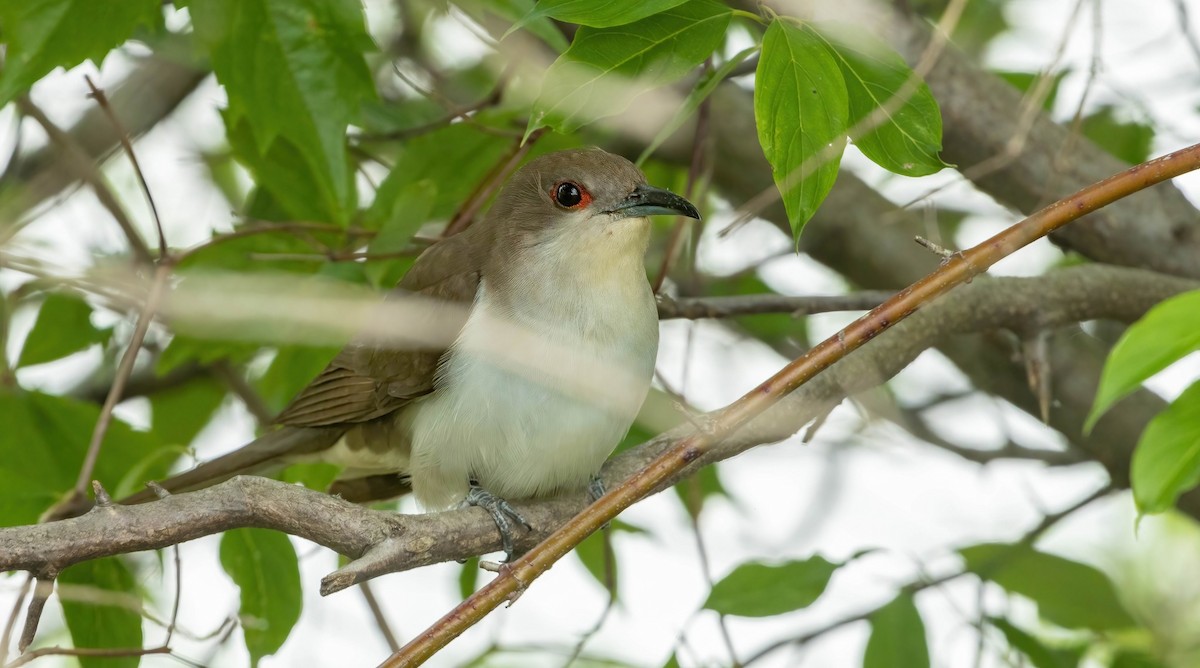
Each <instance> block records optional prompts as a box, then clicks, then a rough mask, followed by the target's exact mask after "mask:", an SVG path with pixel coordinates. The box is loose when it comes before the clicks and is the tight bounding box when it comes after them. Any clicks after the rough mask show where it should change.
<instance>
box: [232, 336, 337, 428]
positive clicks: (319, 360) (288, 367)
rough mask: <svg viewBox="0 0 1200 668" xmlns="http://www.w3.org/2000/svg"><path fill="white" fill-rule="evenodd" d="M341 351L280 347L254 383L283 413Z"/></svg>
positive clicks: (271, 403)
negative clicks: (264, 371) (269, 364)
mask: <svg viewBox="0 0 1200 668" xmlns="http://www.w3.org/2000/svg"><path fill="white" fill-rule="evenodd" d="M340 350H341V348H334V347H320V346H279V349H278V350H277V351H276V353H275V359H273V360H271V366H269V367H267V371H266V373H264V374H263V375H262V378H259V379H258V382H256V383H255V384H254V386H255V388H256V389H257V390H258V393H259V396H261V397H262V400H263V401H264V402H266V404H267V407H268V408H270V409H271V410H272V411H273V412H276V413H278V412H280V411H282V410H283V408H284V407H285V406H287V405H288V404H289V403H291V401H292V399H295V398H296V395H297V394H300V390H302V389H304V388H305V386H307V385H308V384H309V383H310V382H312V380H313V379H314V378H316V377H317V374H319V373H321V371H322V370H324V369H325V367H326V366H328V365H329V362H330V361H331V360H332V359H333V358H334V356H336V355H337V354H338V352H339V351H340Z"/></svg>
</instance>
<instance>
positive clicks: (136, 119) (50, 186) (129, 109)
mask: <svg viewBox="0 0 1200 668" xmlns="http://www.w3.org/2000/svg"><path fill="white" fill-rule="evenodd" d="M172 39H180V38H179V37H178V36H173V37H172ZM179 46H180V48H178V49H174V51H175V52H178V53H186V52H187V48H186V45H179ZM206 76H208V70H205V69H201V68H197V67H194V66H192V65H190V64H185V63H183V62H180V61H177V60H172V59H170V58H164V57H161V56H148V57H146V58H145V59H143V60H142V61H141V62H140V63H139V65H138V67H137V68H136V69H134V70H133V71H132V72H131V73H130V74H129V76H128V77H126V78H125V80H124V81H122V82H121V83H120V84H118V85H117V86H116V88H115V90H114V91H113V92H112V94H111V95H110V96H109V102H110V104H111V107H112V110H113V113H115V114H116V115H117V116H118V117H119V118H121V120H122V121H123V122H124V124H125V127H126V128H127V129H128V131H129V134H130V136H131V137H138V136H140V135H142V134H144V133H146V132H147V131H149V130H150V128H152V127H154V126H155V125H157V124H158V123H159V121H161V120H162V119H164V118H166V117H167V116H168V115H170V114H171V112H172V111H174V110H175V109H176V108H177V107H178V106H179V104H180V103H181V102H183V100H184V99H185V98H187V96H188V95H190V94H191V93H192V91H194V90H195V89H196V87H197V86H198V85H200V82H201V81H203V80H204V78H205V77H206ZM83 95H84V92H83V90H82V89H81V90H80V96H81V97H82V96H83ZM66 133H67V135H68V136H69V137H70V138H71V141H72V142H73V143H74V144H76V145H77V146H79V147H80V149H81V150H82V151H83V153H84V154H85V155H87V156H88V158H89V159H91V160H93V161H94V160H99V159H101V158H103V157H104V156H106V155H108V154H109V153H111V152H112V151H114V150H116V148H117V147H118V146H119V145H120V136H119V133H118V131H117V130H116V129H115V128H114V127H113V126H112V123H111V122H109V120H108V118H107V117H106V115H105V114H104V112H103V111H101V110H100V109H98V108H95V107H93V108H91V109H89V110H88V111H87V113H85V114H84V115H83V117H82V118H80V119H79V121H78V122H77V123H75V125H73V126H72V127H71V128H69V129H67V130H66ZM77 181H78V175H77V174H75V173H74V172H73V170H71V169H64V164H63V162H62V159H61V157H60V155H59V154H58V151H57V149H56V148H55V147H54V146H46V147H44V148H41V149H38V150H36V151H34V152H32V153H30V154H28V155H23V156H19V157H18V158H17V160H16V162H14V163H13V164H12V165H10V166H9V168H8V170H7V171H6V172H5V173H4V175H3V176H0V186H3V189H4V193H3V194H0V200H2V201H3V204H2V205H0V211H2V212H3V214H4V217H5V218H15V217H17V216H18V215H19V214H21V213H22V212H24V211H27V210H29V209H30V208H32V207H34V206H36V205H37V204H38V203H40V202H42V201H44V200H46V199H48V198H50V197H53V196H54V195H56V194H58V193H59V192H62V191H63V190H65V189H67V188H69V187H71V186H72V185H73V184H74V183H76V182H77Z"/></svg>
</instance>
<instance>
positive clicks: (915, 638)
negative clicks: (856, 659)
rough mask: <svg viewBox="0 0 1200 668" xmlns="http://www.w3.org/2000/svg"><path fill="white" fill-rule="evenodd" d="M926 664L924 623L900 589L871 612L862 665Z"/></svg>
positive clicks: (921, 667) (920, 667) (914, 667)
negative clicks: (886, 602) (895, 595)
mask: <svg viewBox="0 0 1200 668" xmlns="http://www.w3.org/2000/svg"><path fill="white" fill-rule="evenodd" d="M897 666H904V668H928V666H929V645H928V643H927V642H926V640H925V623H924V622H922V621H921V613H920V611H918V610H917V606H916V605H915V604H914V603H913V596H912V594H911V593H909V592H901V593H900V595H899V596H897V597H896V598H895V599H894V600H892V602H891V603H888V604H887V605H885V606H883V607H882V608H880V609H878V610H876V611H875V612H874V613H873V614H872V615H871V637H870V638H869V639H868V640H867V651H866V655H865V656H864V657H863V668H894V667H897Z"/></svg>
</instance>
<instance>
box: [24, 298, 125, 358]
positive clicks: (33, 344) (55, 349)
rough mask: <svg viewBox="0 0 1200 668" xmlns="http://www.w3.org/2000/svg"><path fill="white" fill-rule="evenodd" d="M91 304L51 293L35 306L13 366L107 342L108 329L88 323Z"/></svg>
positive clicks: (61, 356) (55, 356)
mask: <svg viewBox="0 0 1200 668" xmlns="http://www.w3.org/2000/svg"><path fill="white" fill-rule="evenodd" d="M91 315H92V307H90V306H88V305H87V303H86V302H84V301H83V300H82V299H79V298H78V297H74V296H70V295H64V294H58V293H51V294H49V295H47V296H46V300H45V301H43V302H42V308H40V309H38V315H37V320H35V321H34V323H33V329H31V330H30V331H29V336H28V337H26V338H25V345H24V346H23V347H22V348H21V356H20V358H19V360H18V361H17V366H32V365H34V364H42V363H44V362H52V361H54V360H56V359H60V358H63V357H66V356H67V355H70V354H72V353H77V352H79V351H81V350H86V349H87V348H88V347H89V346H91V345H92V344H94V343H104V342H106V341H108V337H109V334H110V332H109V331H108V330H103V331H102V330H99V329H96V327H95V326H94V325H93V324H92V319H91Z"/></svg>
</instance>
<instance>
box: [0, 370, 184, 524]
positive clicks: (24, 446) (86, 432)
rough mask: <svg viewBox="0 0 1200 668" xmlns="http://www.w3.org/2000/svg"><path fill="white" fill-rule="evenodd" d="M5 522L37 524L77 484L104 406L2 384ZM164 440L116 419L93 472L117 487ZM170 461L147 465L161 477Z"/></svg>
mask: <svg viewBox="0 0 1200 668" xmlns="http://www.w3.org/2000/svg"><path fill="white" fill-rule="evenodd" d="M0 416H3V420H2V424H3V426H2V427H0V489H3V490H4V493H3V494H0V525H4V526H12V525H17V524H33V523H35V522H37V520H38V516H39V515H40V514H41V513H42V512H43V511H44V510H46V509H47V508H48V507H49V506H50V505H51V504H53V503H54V502H56V501H57V500H58V499H59V498H60V497H61V496H62V495H64V494H65V493H66V492H68V491H69V490H71V489H72V488H73V487H74V486H75V478H76V477H77V476H78V475H79V467H80V466H81V465H82V464H83V459H84V456H85V454H86V453H87V446H88V442H89V441H90V440H91V436H92V429H93V427H94V426H95V424H96V420H97V419H99V417H100V407H99V406H96V405H95V404H92V403H88V402H83V401H76V400H74V399H69V398H66V397H58V396H53V395H49V394H41V393H39V392H25V391H22V390H19V389H16V388H3V387H0ZM157 448H158V444H157V443H155V441H154V439H153V438H152V437H150V435H149V434H146V433H144V432H138V431H134V430H133V429H131V428H130V427H129V425H127V424H125V423H124V422H122V421H121V420H119V419H113V421H112V423H111V424H110V425H109V429H108V432H107V434H106V435H105V437H104V450H103V451H102V452H101V456H100V459H99V460H98V461H97V462H96V469H95V471H94V473H93V475H92V478H93V479H95V480H99V481H101V482H102V483H103V484H104V486H105V488H107V489H109V490H113V489H116V488H117V486H118V482H119V481H120V480H121V479H122V478H123V477H124V475H125V473H126V471H127V469H128V468H129V465H130V462H139V461H141V460H143V459H144V458H146V457H147V455H149V454H150V453H152V452H155V451H156V450H157ZM169 464H170V462H169V461H158V462H156V463H154V464H153V465H151V466H148V467H147V470H146V475H147V476H148V477H149V478H160V477H162V476H163V475H164V474H165V473H166V470H167V467H168V465H169Z"/></svg>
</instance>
